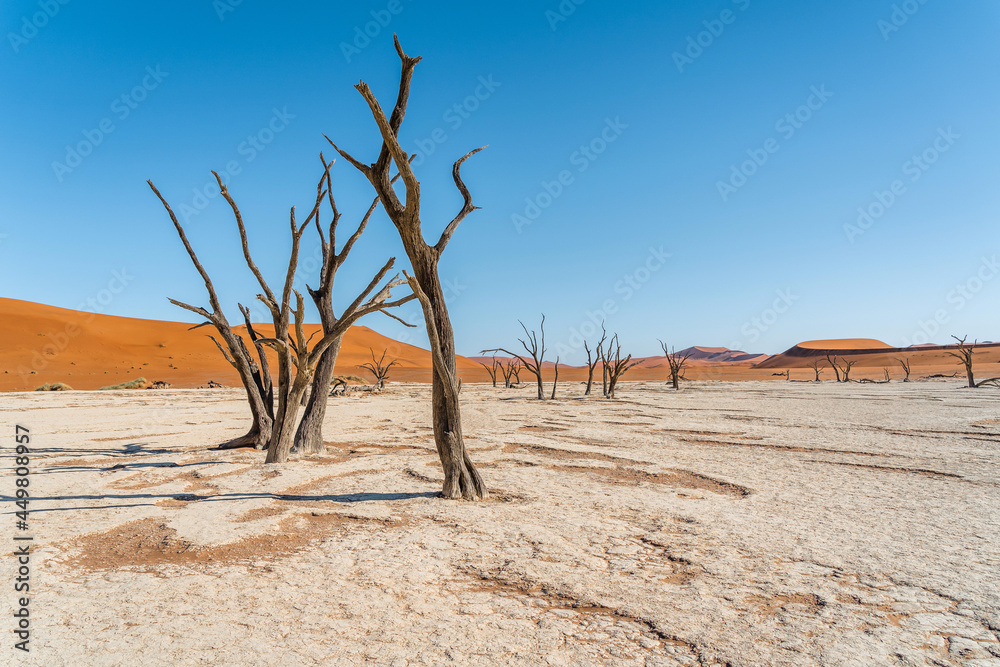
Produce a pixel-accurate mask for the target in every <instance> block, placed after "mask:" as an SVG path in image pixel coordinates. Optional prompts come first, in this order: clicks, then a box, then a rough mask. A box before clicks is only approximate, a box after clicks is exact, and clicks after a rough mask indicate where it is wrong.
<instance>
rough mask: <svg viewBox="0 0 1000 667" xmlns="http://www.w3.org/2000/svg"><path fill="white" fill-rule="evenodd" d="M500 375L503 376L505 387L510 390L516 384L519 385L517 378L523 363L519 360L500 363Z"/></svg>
mask: <svg viewBox="0 0 1000 667" xmlns="http://www.w3.org/2000/svg"><path fill="white" fill-rule="evenodd" d="M498 368H499V369H500V373H501V374H503V385H504V388H505V389H510V388H511V387H513V386H514V385H515V384H519V383H520V380H519V379H518V378H517V374H518V373H519V372H520V368H521V362H520V361H519V360H518V359H508V360H507V361H505V362H503V363H500V364H499V365H498Z"/></svg>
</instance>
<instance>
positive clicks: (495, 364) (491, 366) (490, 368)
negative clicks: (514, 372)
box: [479, 357, 503, 387]
mask: <svg viewBox="0 0 1000 667" xmlns="http://www.w3.org/2000/svg"><path fill="white" fill-rule="evenodd" d="M479 365H480V366H482V367H483V368H485V369H486V372H487V373H489V376H490V379H491V380H492V381H493V386H494V387H496V386H497V371H498V370H501V369H502V368H503V364H501V363H500V362H499V361H497V358H496V357H493V359H492V360H491V361H490V363H488V364H484V363H483V362H481V361H480V362H479Z"/></svg>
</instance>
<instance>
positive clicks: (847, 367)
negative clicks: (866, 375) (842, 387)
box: [840, 359, 858, 382]
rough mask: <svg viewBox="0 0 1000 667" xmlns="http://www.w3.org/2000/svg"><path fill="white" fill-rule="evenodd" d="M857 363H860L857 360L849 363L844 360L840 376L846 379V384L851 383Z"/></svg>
mask: <svg viewBox="0 0 1000 667" xmlns="http://www.w3.org/2000/svg"><path fill="white" fill-rule="evenodd" d="M856 363H858V362H857V360H855V361H848V360H847V359H844V362H843V365H842V366H841V367H840V374H841V376H842V377H843V378H844V382H850V381H851V369H852V368H854V365H855V364H856Z"/></svg>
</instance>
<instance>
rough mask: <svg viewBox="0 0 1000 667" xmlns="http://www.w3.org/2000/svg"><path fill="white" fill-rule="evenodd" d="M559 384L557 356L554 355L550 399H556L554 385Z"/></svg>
mask: <svg viewBox="0 0 1000 667" xmlns="http://www.w3.org/2000/svg"><path fill="white" fill-rule="evenodd" d="M557 384H559V357H556V365H555V377H554V378H552V400H553V401H554V400H556V385H557Z"/></svg>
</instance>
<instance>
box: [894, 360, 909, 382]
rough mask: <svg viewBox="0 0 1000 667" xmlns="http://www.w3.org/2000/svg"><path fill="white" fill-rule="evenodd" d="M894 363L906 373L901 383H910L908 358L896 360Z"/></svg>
mask: <svg viewBox="0 0 1000 667" xmlns="http://www.w3.org/2000/svg"><path fill="white" fill-rule="evenodd" d="M896 363H897V364H899V365H900V366H902V367H903V372H904V373H906V377H904V378H903V382H909V381H910V358H909V357H906V358H904V359H896Z"/></svg>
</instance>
